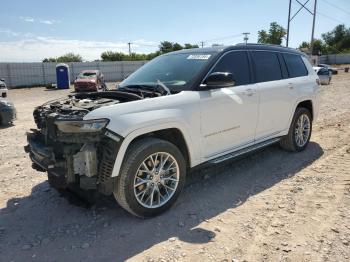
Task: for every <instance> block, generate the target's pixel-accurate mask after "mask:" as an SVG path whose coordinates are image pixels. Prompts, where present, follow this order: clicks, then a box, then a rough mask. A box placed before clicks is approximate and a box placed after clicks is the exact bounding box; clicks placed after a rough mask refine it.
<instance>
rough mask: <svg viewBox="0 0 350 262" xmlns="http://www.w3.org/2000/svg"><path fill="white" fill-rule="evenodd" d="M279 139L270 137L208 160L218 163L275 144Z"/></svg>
mask: <svg viewBox="0 0 350 262" xmlns="http://www.w3.org/2000/svg"><path fill="white" fill-rule="evenodd" d="M280 140H281V138H280V137H277V138H272V139H269V140H266V141H264V142H261V143H258V144H255V145H252V146H248V147H246V148H243V149H240V150H237V151H234V152H231V153H228V154H226V155H223V156H219V157H217V158H214V159H212V160H209V161H208V162H209V163H211V164H218V163H221V162H223V161H226V160H228V159H232V158H235V157H238V156H240V155H244V154H246V153H249V152H252V151H255V150H258V149H260V148H263V147H266V146H269V145H272V144H275V143H277V142H278V141H280Z"/></svg>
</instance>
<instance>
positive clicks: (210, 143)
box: [199, 51, 258, 161]
mask: <svg viewBox="0 0 350 262" xmlns="http://www.w3.org/2000/svg"><path fill="white" fill-rule="evenodd" d="M250 68H251V66H250V62H249V59H248V54H247V52H246V51H230V52H228V53H226V54H224V55H223V57H221V58H220V60H219V61H218V62H217V64H216V65H215V66H214V68H213V69H212V70H211V71H210V73H213V72H229V73H232V74H233V77H234V79H235V82H236V83H235V85H234V86H232V87H228V88H219V89H218V88H214V89H212V90H207V91H199V94H200V108H201V133H202V144H201V146H202V154H203V156H204V159H203V160H204V161H206V160H208V159H210V158H214V157H215V156H218V155H220V154H225V153H228V152H229V151H231V150H235V149H236V148H239V147H242V146H246V145H249V144H252V143H254V135H255V127H256V121H257V112H258V111H257V110H258V97H257V93H256V92H257V90H256V84H252V83H251V73H250V71H251V70H250Z"/></svg>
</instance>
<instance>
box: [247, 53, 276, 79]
mask: <svg viewBox="0 0 350 262" xmlns="http://www.w3.org/2000/svg"><path fill="white" fill-rule="evenodd" d="M252 57H253V61H254V68H255V74H256V81H257V82H268V81H274V80H280V79H282V73H281V67H280V64H279V60H278V56H277V53H275V52H268V51H253V52H252Z"/></svg>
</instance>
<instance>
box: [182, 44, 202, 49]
mask: <svg viewBox="0 0 350 262" xmlns="http://www.w3.org/2000/svg"><path fill="white" fill-rule="evenodd" d="M192 48H199V46H198V45H191V44H185V45H184V49H192Z"/></svg>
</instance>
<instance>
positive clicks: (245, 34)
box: [242, 32, 250, 44]
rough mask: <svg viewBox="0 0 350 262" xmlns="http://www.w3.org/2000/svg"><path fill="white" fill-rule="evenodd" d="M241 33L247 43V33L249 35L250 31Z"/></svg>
mask: <svg viewBox="0 0 350 262" xmlns="http://www.w3.org/2000/svg"><path fill="white" fill-rule="evenodd" d="M242 34H243V35H244V38H243V40H244V42H245V44H247V43H248V39H249V38H248V35H250V33H249V32H245V33H242Z"/></svg>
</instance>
